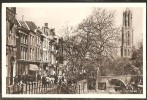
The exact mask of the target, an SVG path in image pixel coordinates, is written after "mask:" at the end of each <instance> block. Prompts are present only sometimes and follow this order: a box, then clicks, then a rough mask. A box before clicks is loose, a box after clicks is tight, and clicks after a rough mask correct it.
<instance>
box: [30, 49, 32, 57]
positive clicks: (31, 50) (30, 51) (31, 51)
mask: <svg viewBox="0 0 147 100" xmlns="http://www.w3.org/2000/svg"><path fill="white" fill-rule="evenodd" d="M30 59H32V49H31V48H30Z"/></svg>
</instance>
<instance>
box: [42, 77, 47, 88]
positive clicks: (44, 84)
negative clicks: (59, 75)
mask: <svg viewBox="0 0 147 100" xmlns="http://www.w3.org/2000/svg"><path fill="white" fill-rule="evenodd" d="M45 78H46V77H45V75H43V77H42V87H43V88H45V86H46V80H45Z"/></svg>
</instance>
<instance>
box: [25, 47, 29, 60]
mask: <svg viewBox="0 0 147 100" xmlns="http://www.w3.org/2000/svg"><path fill="white" fill-rule="evenodd" d="M27 52H28V49H27V48H26V52H25V53H26V58H25V59H26V60H27V58H28V57H27Z"/></svg>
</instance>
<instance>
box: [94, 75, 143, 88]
mask: <svg viewBox="0 0 147 100" xmlns="http://www.w3.org/2000/svg"><path fill="white" fill-rule="evenodd" d="M138 77H141V78H143V77H142V76H139V75H119V76H99V77H98V78H97V80H96V87H97V89H98V83H106V87H109V86H110V85H111V83H112V82H113V83H112V84H114V85H115V84H116V83H114V82H118V83H119V84H121V85H122V86H125V87H126V86H128V85H129V84H130V82H131V80H132V79H133V78H136V79H140V78H138Z"/></svg>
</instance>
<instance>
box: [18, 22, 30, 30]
mask: <svg viewBox="0 0 147 100" xmlns="http://www.w3.org/2000/svg"><path fill="white" fill-rule="evenodd" d="M18 23H19V24H20V25H21V27H23V28H25V29H27V30H29V29H28V27H27V25H26V24H25V22H24V21H18Z"/></svg>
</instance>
